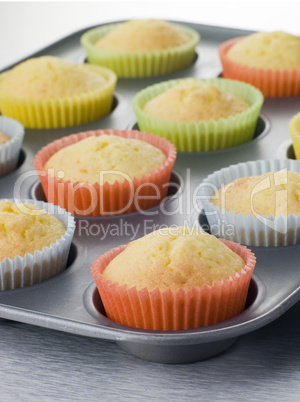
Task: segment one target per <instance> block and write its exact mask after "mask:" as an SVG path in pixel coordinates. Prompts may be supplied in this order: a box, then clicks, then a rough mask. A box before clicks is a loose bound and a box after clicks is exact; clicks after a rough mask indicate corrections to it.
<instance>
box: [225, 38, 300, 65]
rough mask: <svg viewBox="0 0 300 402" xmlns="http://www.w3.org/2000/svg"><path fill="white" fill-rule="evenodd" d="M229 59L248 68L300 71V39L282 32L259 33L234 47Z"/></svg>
mask: <svg viewBox="0 0 300 402" xmlns="http://www.w3.org/2000/svg"><path fill="white" fill-rule="evenodd" d="M227 57H228V58H230V59H231V60H233V61H235V62H237V63H240V64H243V65H246V66H248V67H255V68H264V69H271V70H286V69H287V70H293V69H298V70H300V37H298V36H294V35H291V34H288V33H286V32H282V31H275V32H257V33H254V34H252V35H249V36H248V37H246V38H245V39H243V40H241V41H239V42H237V43H236V44H235V45H233V46H232V47H231V48H230V49H229V50H228V52H227Z"/></svg>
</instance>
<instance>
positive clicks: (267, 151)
mask: <svg viewBox="0 0 300 402" xmlns="http://www.w3.org/2000/svg"><path fill="white" fill-rule="evenodd" d="M181 23H182V22H181ZM184 24H185V25H187V26H189V27H191V28H193V29H196V30H198V31H199V33H200V34H201V41H200V43H199V45H198V47H197V54H196V55H195V61H194V63H193V65H192V66H191V67H189V68H187V69H185V70H182V71H180V72H177V73H174V74H170V75H168V76H160V77H155V78H147V79H119V80H118V83H117V88H116V92H115V99H114V107H113V110H112V112H111V113H110V115H108V116H107V117H105V118H103V119H100V120H97V121H94V122H92V123H88V124H84V125H81V126H76V127H70V128H63V129H48V130H43V129H40V130H33V129H26V132H25V139H24V142H23V150H22V152H21V155H20V159H19V165H18V168H17V169H16V170H15V171H14V172H12V173H10V174H8V175H7V176H4V177H2V178H0V180H1V198H12V197H15V198H34V199H37V200H44V194H43V191H42V188H41V184H40V182H39V179H38V176H37V174H36V172H35V170H34V168H33V158H34V155H35V154H36V152H37V151H38V150H40V149H41V148H42V147H43V146H44V145H45V144H47V143H49V142H52V141H53V140H55V139H58V138H61V137H63V136H65V135H69V134H73V133H77V132H80V131H86V130H94V129H105V128H111V129H133V128H137V125H136V119H135V116H134V113H133V109H132V107H131V101H132V99H133V97H134V95H135V94H136V93H137V92H138V91H139V90H141V89H142V88H145V87H146V86H148V85H152V84H154V83H157V82H161V81H165V80H167V79H173V78H183V77H197V78H215V77H217V76H219V75H220V74H221V72H222V69H221V64H220V61H219V56H218V51H217V49H218V46H219V44H220V43H222V42H224V41H225V40H227V39H230V38H233V37H236V36H242V35H247V34H249V33H250V32H248V31H240V30H233V29H223V28H216V27H209V26H204V25H197V24H186V23H184ZM87 29H88V28H87ZM87 29H85V30H82V31H79V32H77V33H74V34H72V35H70V36H68V37H66V38H65V39H63V40H61V41H59V42H57V43H54V44H53V45H51V46H50V47H47V48H45V49H43V50H42V51H40V52H38V53H36V54H34V55H31V56H40V55H46V54H51V55H55V56H59V57H63V58H65V59H68V60H70V61H73V62H78V63H82V62H84V60H85V57H86V55H85V53H84V50H83V49H82V47H81V46H80V42H79V39H80V36H81V35H82V34H83V32H85V31H86V30H87ZM299 107H300V104H299V100H298V98H281V99H266V100H265V102H264V105H263V108H262V113H261V115H260V118H259V121H258V124H257V128H256V133H255V137H254V139H253V140H252V141H250V142H249V143H246V144H243V145H240V146H237V147H235V148H229V149H226V150H220V151H212V152H203V153H178V156H177V160H176V163H175V166H174V170H173V173H172V182H171V185H170V188H169V196H168V199H167V200H166V201H165V202H163V203H162V204H161V205H159V206H157V207H154V208H151V209H150V210H147V211H145V212H144V213H143V214H141V213H131V214H127V215H119V216H117V217H83V218H82V217H76V218H75V219H76V225H77V226H76V232H75V236H74V239H73V243H72V246H71V251H70V255H69V260H68V267H67V269H66V270H65V271H64V272H63V273H61V274H60V275H58V276H56V277H54V278H52V279H49V280H47V281H46V282H43V283H41V284H38V285H34V286H32V287H28V288H24V289H17V290H12V291H3V292H0V317H2V318H6V319H11V320H16V321H20V322H24V323H30V324H33V325H39V326H42V327H47V328H52V329H57V330H60V331H65V332H70V333H74V334H78V335H84V336H90V337H96V338H101V339H106V340H110V341H114V342H117V344H118V345H120V346H121V347H122V348H123V349H124V350H126V351H127V352H129V353H131V354H132V355H135V356H137V357H139V358H142V359H145V360H150V361H155V362H162V363H187V362H192V361H198V360H201V359H204V358H207V357H211V356H213V355H216V354H218V353H220V352H222V351H224V350H225V349H227V348H228V347H229V346H230V345H232V344H233V342H234V341H235V340H236V339H237V337H238V336H240V335H242V334H245V333H248V332H250V331H253V330H255V329H258V328H260V327H262V326H264V325H266V324H268V323H269V322H271V321H273V320H275V319H276V318H277V317H279V316H280V315H282V314H283V313H284V312H285V311H287V310H288V309H289V308H290V307H291V306H292V305H293V304H295V303H296V302H297V301H299V300H300V271H299V252H300V245H295V246H286V247H252V250H253V251H254V253H255V254H256V257H257V265H256V268H255V271H254V275H253V279H252V281H251V284H250V289H249V294H248V299H247V305H246V309H245V311H244V312H243V313H241V314H239V315H238V316H236V317H234V318H232V319H230V320H227V321H225V322H222V323H219V324H216V325H213V326H209V327H206V328H199V329H194V330H187V331H174V332H161V331H148V330H139V329H135V328H129V327H125V326H122V325H119V324H117V323H115V322H112V321H111V320H109V319H108V318H107V317H106V316H105V314H104V311H103V307H102V304H101V300H100V297H99V294H98V291H97V289H96V286H95V284H94V282H93V279H92V276H91V272H90V269H91V265H92V263H93V261H94V260H95V259H96V258H97V257H98V256H99V255H100V254H103V253H104V252H105V251H107V250H109V249H111V248H114V247H116V246H119V245H121V244H126V243H128V242H129V241H131V240H133V239H135V238H138V237H140V236H143V235H144V234H146V233H149V232H151V231H153V230H156V229H158V228H159V227H164V226H171V225H183V224H188V225H194V226H200V225H201V226H202V227H203V228H204V229H209V228H208V225H207V221H206V217H205V215H204V214H203V213H202V212H201V203H200V200H199V198H198V199H197V198H196V199H193V195H195V196H196V195H197V193H198V192H197V187H198V186H199V184H200V183H201V182H202V180H203V179H204V178H205V177H206V176H208V175H209V174H210V173H212V172H213V171H215V170H218V169H220V168H222V167H227V166H229V165H231V164H235V163H240V162H245V161H250V160H259V159H276V158H280V159H287V158H293V149H292V147H291V141H290V140H289V134H288V121H289V119H290V118H291V117H292V116H293V115H295V114H296V113H297V112H298V111H299ZM287 331H288V328H287Z"/></svg>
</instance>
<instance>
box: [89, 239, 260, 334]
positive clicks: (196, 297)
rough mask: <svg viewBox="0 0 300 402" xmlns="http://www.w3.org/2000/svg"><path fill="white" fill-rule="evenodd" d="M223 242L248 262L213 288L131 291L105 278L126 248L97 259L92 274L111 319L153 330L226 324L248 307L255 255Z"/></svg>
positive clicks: (131, 289) (121, 247)
mask: <svg viewBox="0 0 300 402" xmlns="http://www.w3.org/2000/svg"><path fill="white" fill-rule="evenodd" d="M219 240H220V241H222V242H223V243H224V244H225V245H226V246H228V247H229V248H230V249H231V250H233V251H234V252H235V253H237V254H238V255H240V256H241V257H242V258H243V259H244V261H245V267H244V268H243V269H242V271H241V272H239V273H237V274H236V275H234V276H231V277H230V278H229V279H223V280H222V281H221V282H215V283H213V284H212V286H208V285H204V286H203V287H202V288H198V287H192V288H191V289H190V290H186V289H184V288H180V289H179V290H177V291H173V290H171V289H167V290H166V291H164V292H161V291H160V290H159V289H155V290H153V291H151V292H149V291H148V290H147V288H144V289H142V290H139V291H138V290H137V289H136V287H133V288H128V286H127V285H123V286H120V285H119V284H118V283H112V282H111V281H110V280H107V279H106V278H105V277H104V276H103V275H102V273H103V271H104V269H105V268H106V266H107V265H108V264H109V262H110V261H111V260H112V259H114V258H115V257H116V256H117V255H118V254H120V253H121V252H122V251H123V250H124V249H125V247H126V246H119V247H117V248H114V249H112V250H110V251H108V252H107V253H105V254H103V255H101V256H100V257H99V258H98V259H96V260H95V261H94V263H93V265H92V275H93V278H94V281H95V283H96V285H97V288H98V291H99V293H100V296H101V300H102V303H103V306H104V309H105V311H106V314H107V317H108V318H110V319H111V320H113V321H115V322H118V323H120V324H123V325H127V326H130V327H135V328H141V329H151V330H164V331H172V330H173V331H175V330H186V329H193V328H199V327H205V326H208V325H212V324H216V323H218V322H222V321H225V320H227V319H229V318H231V317H234V316H235V315H237V314H239V313H241V312H242V311H243V310H244V308H245V303H246V298H247V294H248V288H249V284H250V280H251V276H252V273H253V270H254V267H255V263H256V258H255V255H254V254H253V253H252V252H251V250H249V249H248V248H247V247H245V246H241V245H240V244H238V243H234V242H232V241H229V240H223V239H219Z"/></svg>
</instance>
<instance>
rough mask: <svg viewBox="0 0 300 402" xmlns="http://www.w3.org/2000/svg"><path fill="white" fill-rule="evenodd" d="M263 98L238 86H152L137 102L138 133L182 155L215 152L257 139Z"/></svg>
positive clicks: (223, 82) (192, 82)
mask: <svg viewBox="0 0 300 402" xmlns="http://www.w3.org/2000/svg"><path fill="white" fill-rule="evenodd" d="M263 100H264V98H263V95H262V93H261V92H260V91H259V90H257V89H256V88H254V87H253V86H251V85H249V84H245V83H241V82H238V81H234V80H228V79H223V78H216V79H209V80H204V79H192V78H186V79H179V80H170V81H166V82H162V83H159V84H155V85H152V86H150V87H148V88H146V89H144V90H142V91H140V92H139V93H138V94H137V95H136V96H135V98H134V100H133V108H134V111H135V114H136V117H137V121H138V125H139V129H140V130H142V131H146V132H151V133H154V134H157V135H160V136H161V137H164V138H167V139H168V140H169V141H171V142H172V143H173V144H174V145H175V146H176V148H177V150H178V151H182V152H193V151H196V152H202V151H214V150H218V149H224V148H229V147H234V146H237V145H240V144H243V143H245V142H248V141H250V140H251V139H252V138H253V135H254V132H255V127H256V123H257V119H258V116H259V112H260V109H261V107H262V104H263Z"/></svg>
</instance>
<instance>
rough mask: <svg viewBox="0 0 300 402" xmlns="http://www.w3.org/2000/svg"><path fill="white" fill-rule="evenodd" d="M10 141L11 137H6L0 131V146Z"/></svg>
mask: <svg viewBox="0 0 300 402" xmlns="http://www.w3.org/2000/svg"><path fill="white" fill-rule="evenodd" d="M10 140H11V137H10V136H9V135H6V134H4V133H3V132H2V131H0V145H3V144H6V143H7V142H8V141H10Z"/></svg>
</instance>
